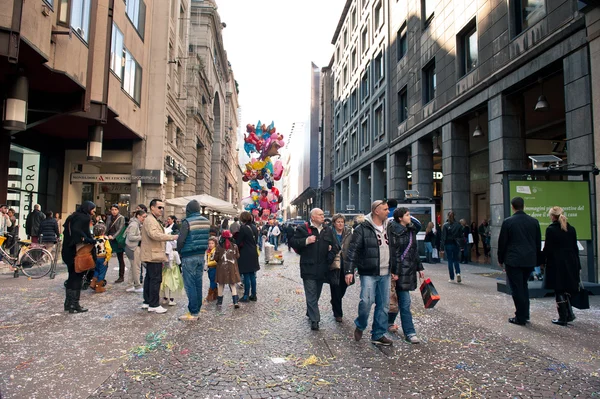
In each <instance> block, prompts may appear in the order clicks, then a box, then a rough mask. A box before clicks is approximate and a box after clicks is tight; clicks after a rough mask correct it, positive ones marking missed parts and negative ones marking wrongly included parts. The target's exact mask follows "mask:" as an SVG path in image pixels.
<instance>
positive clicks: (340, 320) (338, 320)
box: [335, 316, 344, 323]
mask: <svg viewBox="0 0 600 399" xmlns="http://www.w3.org/2000/svg"><path fill="white" fill-rule="evenodd" d="M335 321H337V322H338V323H341V322H343V321H344V318H343V317H342V316H336V317H335Z"/></svg>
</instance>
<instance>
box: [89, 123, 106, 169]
mask: <svg viewBox="0 0 600 399" xmlns="http://www.w3.org/2000/svg"><path fill="white" fill-rule="evenodd" d="M103 136H104V128H103V127H102V125H93V126H89V127H88V143H87V160H88V161H90V162H102V137H103Z"/></svg>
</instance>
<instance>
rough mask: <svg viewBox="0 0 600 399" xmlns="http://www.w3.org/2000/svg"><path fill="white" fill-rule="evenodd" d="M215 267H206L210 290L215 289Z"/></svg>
mask: <svg viewBox="0 0 600 399" xmlns="http://www.w3.org/2000/svg"><path fill="white" fill-rule="evenodd" d="M216 279H217V268H216V267H209V268H208V280H209V281H210V285H209V287H208V288H210V289H211V290H216V289H217V281H216Z"/></svg>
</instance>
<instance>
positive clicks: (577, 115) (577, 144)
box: [550, 47, 598, 281]
mask: <svg viewBox="0 0 600 399" xmlns="http://www.w3.org/2000/svg"><path fill="white" fill-rule="evenodd" d="M563 70H564V74H563V77H564V92H565V118H566V128H567V132H566V133H567V162H568V163H569V164H577V165H581V166H578V167H573V168H570V169H584V170H590V168H591V166H592V165H594V164H595V159H594V132H593V130H594V129H593V126H594V121H593V115H592V90H591V88H592V84H591V81H592V79H591V75H590V60H589V55H588V49H587V47H583V48H581V49H579V50H577V51H576V52H574V53H572V54H570V55H568V56H567V57H565V58H564V59H563ZM550 107H552V104H550ZM574 178H576V179H578V180H579V179H580V178H579V177H574ZM590 179H591V183H592V184H590V195H591V203H592V204H595V203H596V193H595V186H594V184H593V183H594V177H593V176H592V177H590ZM590 211H591V213H592V220H595V218H596V208H595V206H593V205H592V208H591V209H590ZM595 235H596V232H593V236H595ZM593 238H596V237H593ZM583 247H584V250H583V251H581V252H580V255H581V256H580V258H581V270H582V273H581V275H582V278H583V280H584V281H598V280H597V275H598V271H597V268H596V270H595V271H594V272H593V274H592V275H591V276H590V275H589V274H590V271H589V270H588V267H587V262H588V246H587V245H585V244H584V245H583Z"/></svg>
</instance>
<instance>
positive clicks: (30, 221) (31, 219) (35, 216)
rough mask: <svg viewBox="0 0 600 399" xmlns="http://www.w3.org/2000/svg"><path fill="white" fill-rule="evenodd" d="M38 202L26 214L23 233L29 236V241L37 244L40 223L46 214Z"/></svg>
mask: <svg viewBox="0 0 600 399" xmlns="http://www.w3.org/2000/svg"><path fill="white" fill-rule="evenodd" d="M41 208H42V207H41V206H40V204H35V205H34V206H33V211H32V212H31V213H30V214H29V215H27V219H26V220H25V233H26V234H27V236H28V237H31V242H32V243H34V244H37V243H38V242H39V235H40V224H41V223H42V220H44V219H46V215H44V214H43V213H42V210H41Z"/></svg>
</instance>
